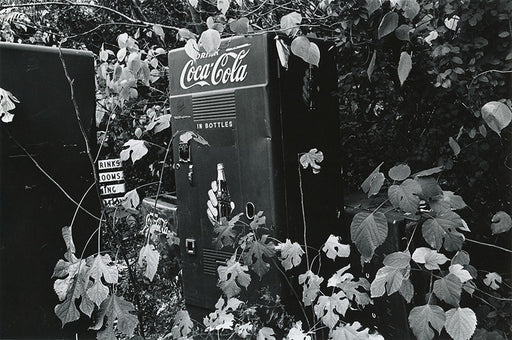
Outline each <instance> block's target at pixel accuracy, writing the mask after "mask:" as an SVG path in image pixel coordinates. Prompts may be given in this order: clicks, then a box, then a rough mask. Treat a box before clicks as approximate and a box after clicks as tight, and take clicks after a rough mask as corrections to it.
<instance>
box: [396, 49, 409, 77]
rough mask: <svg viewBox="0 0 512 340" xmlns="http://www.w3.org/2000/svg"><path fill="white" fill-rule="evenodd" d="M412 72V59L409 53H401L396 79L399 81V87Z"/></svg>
mask: <svg viewBox="0 0 512 340" xmlns="http://www.w3.org/2000/svg"><path fill="white" fill-rule="evenodd" d="M411 70H412V59H411V56H410V55H409V53H407V52H402V53H401V54H400V61H399V62H398V69H397V72H398V79H400V85H403V84H404V82H405V80H406V79H407V77H408V76H409V72H411Z"/></svg>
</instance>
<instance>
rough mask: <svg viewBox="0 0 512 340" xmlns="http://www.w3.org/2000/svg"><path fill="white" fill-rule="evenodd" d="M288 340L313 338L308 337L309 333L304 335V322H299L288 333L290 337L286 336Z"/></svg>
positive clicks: (308, 339) (309, 339)
mask: <svg viewBox="0 0 512 340" xmlns="http://www.w3.org/2000/svg"><path fill="white" fill-rule="evenodd" d="M286 339H287V340H311V336H309V335H307V333H304V331H303V330H302V321H297V322H295V324H294V325H293V327H292V328H290V331H289V332H288V335H287V336H286Z"/></svg>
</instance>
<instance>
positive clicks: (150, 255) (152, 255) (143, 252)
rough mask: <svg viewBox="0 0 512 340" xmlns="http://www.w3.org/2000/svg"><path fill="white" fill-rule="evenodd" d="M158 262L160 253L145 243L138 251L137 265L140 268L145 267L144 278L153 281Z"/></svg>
mask: <svg viewBox="0 0 512 340" xmlns="http://www.w3.org/2000/svg"><path fill="white" fill-rule="evenodd" d="M159 262H160V253H159V252H158V250H156V249H155V246H154V245H152V244H149V243H147V244H146V245H145V246H144V247H142V248H141V249H140V252H139V260H138V264H139V266H141V267H144V264H145V265H146V266H145V267H146V270H145V271H144V276H145V277H147V278H148V279H149V281H153V277H154V276H155V274H156V271H157V269H158V263H159Z"/></svg>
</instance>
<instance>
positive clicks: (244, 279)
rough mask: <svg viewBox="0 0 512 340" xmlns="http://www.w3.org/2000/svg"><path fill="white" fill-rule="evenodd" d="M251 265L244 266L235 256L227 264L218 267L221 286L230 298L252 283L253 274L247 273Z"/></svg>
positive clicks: (219, 284)
mask: <svg viewBox="0 0 512 340" xmlns="http://www.w3.org/2000/svg"><path fill="white" fill-rule="evenodd" d="M248 270H249V267H247V266H242V265H241V264H240V262H237V261H235V258H234V256H233V257H232V258H231V259H229V260H228V262H227V264H226V266H219V267H217V272H218V273H219V282H218V284H217V285H218V286H219V288H220V289H221V290H222V291H223V292H224V294H226V296H227V297H228V298H231V297H233V296H236V295H238V294H240V291H241V288H240V287H244V288H247V286H248V285H249V283H251V276H250V275H249V274H248V273H246V272H247V271H248Z"/></svg>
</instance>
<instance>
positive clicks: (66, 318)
mask: <svg viewBox="0 0 512 340" xmlns="http://www.w3.org/2000/svg"><path fill="white" fill-rule="evenodd" d="M54 311H55V315H57V317H58V318H59V319H60V321H61V322H62V327H64V325H65V324H67V323H69V322H73V321H76V320H78V319H80V312H79V311H78V308H76V304H75V299H74V297H73V296H72V294H70V295H68V296H67V298H66V300H64V302H63V303H61V304H58V305H57V306H55V309H54Z"/></svg>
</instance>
